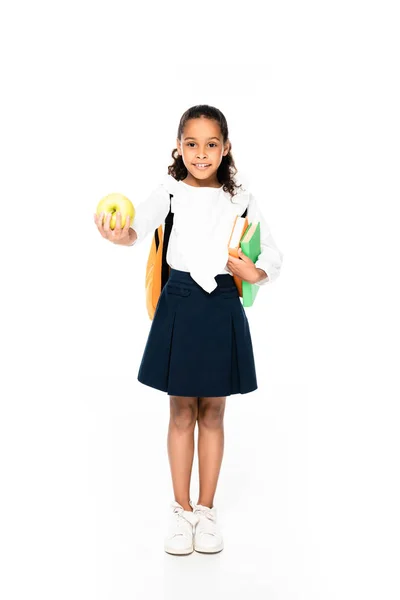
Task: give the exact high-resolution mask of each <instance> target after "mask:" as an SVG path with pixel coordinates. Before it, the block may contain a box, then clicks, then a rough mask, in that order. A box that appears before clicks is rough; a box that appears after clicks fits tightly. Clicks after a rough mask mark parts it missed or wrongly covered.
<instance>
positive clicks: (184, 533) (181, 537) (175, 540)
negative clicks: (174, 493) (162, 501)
mask: <svg viewBox="0 0 400 600" xmlns="http://www.w3.org/2000/svg"><path fill="white" fill-rule="evenodd" d="M171 509H172V515H171V523H170V526H169V532H168V535H167V536H166V538H165V541H164V550H165V552H168V553H169V554H191V553H192V552H193V550H194V547H193V536H194V528H195V526H196V524H197V523H198V520H199V517H198V516H195V514H194V513H193V512H192V511H190V510H184V508H183V506H181V505H180V504H179V502H176V501H174V502H171Z"/></svg>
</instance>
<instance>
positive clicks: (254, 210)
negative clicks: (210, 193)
mask: <svg viewBox="0 0 400 600" xmlns="http://www.w3.org/2000/svg"><path fill="white" fill-rule="evenodd" d="M247 215H248V219H249V223H250V222H254V221H259V222H260V241H261V254H260V255H259V257H258V259H257V261H256V262H255V265H256V267H257V268H258V269H263V270H264V271H265V272H266V274H267V277H265V278H264V279H262V280H261V281H259V282H257V284H256V285H260V286H261V285H265V284H266V283H271V282H273V281H275V280H276V279H277V277H278V276H279V274H280V269H281V265H282V260H283V253H282V252H281V251H280V250H279V248H278V246H277V245H276V243H275V240H274V238H273V237H272V234H271V231H270V228H269V226H268V223H267V222H266V220H265V218H264V216H263V214H262V212H261V209H260V207H259V205H258V203H257V200H256V198H255V196H254V194H251V193H250V201H249V206H248V212H247Z"/></svg>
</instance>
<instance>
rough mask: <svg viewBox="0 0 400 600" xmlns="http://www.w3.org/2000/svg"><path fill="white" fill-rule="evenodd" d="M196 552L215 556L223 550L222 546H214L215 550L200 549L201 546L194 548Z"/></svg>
mask: <svg viewBox="0 0 400 600" xmlns="http://www.w3.org/2000/svg"><path fill="white" fill-rule="evenodd" d="M194 549H195V551H196V552H200V553H201V554H216V553H217V552H221V550H223V549H224V544H223V543H222V544H220V545H219V546H215V548H202V547H201V546H196V545H195V546H194Z"/></svg>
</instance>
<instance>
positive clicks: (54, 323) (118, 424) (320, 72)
mask: <svg viewBox="0 0 400 600" xmlns="http://www.w3.org/2000/svg"><path fill="white" fill-rule="evenodd" d="M395 5H396V3H395V2H385V1H381V2H379V3H378V2H354V1H349V0H346V1H337V2H330V3H327V2H317V1H314V2H311V1H306V2H301V3H300V2H288V1H281V2H274V3H272V2H267V3H258V2H254V1H247V2H245V3H240V4H239V3H232V2H229V3H228V2H202V3H200V4H199V3H188V2H176V1H171V2H166V3H159V4H158V3H147V4H146V5H145V4H144V3H141V4H139V3H133V2H112V3H111V2H99V3H94V2H85V1H82V0H80V1H79V2H71V1H70V2H63V3H61V2H43V1H39V2H35V3H28V2H16V1H14V2H12V3H11V2H8V3H3V4H2V8H1V12H0V50H1V53H0V54H1V96H0V102H1V111H0V119H1V134H0V137H1V157H0V159H1V164H0V171H1V179H0V185H1V209H2V216H3V224H2V233H1V236H0V237H1V271H2V284H3V285H2V295H1V306H2V310H1V319H2V323H1V353H2V361H1V365H2V369H1V371H2V375H1V383H2V386H1V431H0V441H1V479H0V481H1V487H2V492H1V504H2V508H1V511H0V515H1V535H0V539H1V548H2V550H3V556H2V558H1V563H2V569H1V570H2V576H1V583H0V586H1V588H0V591H1V596H2V597H3V598H5V599H7V600H14V599H17V598H18V599H20V598H21V599H22V598H24V599H25V598H31V597H32V596H33V595H37V596H38V597H41V598H43V599H44V598H46V599H47V598H49V599H50V598H51V599H53V598H57V599H58V600H63V599H64V598H65V599H68V600H70V599H71V598H74V599H82V600H92V599H93V600H94V599H96V600H103V599H113V600H114V599H117V598H118V600H125V599H128V598H129V599H131V598H141V599H147V598H166V599H170V598H171V599H172V598H174V599H178V600H179V599H180V598H185V599H187V598H191V599H193V600H194V599H197V598H205V597H206V598H209V599H210V600H211V599H214V598H220V597H223V598H230V599H232V600H234V599H235V600H236V599H240V600H241V599H242V598H243V597H248V598H251V599H252V600H259V599H260V600H261V599H262V600H264V599H266V598H271V599H273V600H300V599H304V600H314V599H315V600H320V599H324V600H331V599H338V600H339V599H340V600H345V599H346V600H347V599H352V600H353V599H354V598H378V597H379V598H385V600H391V599H394V598H399V594H400V586H399V583H398V578H397V573H396V572H397V571H398V565H399V559H400V556H399V543H398V539H399V534H400V528H399V511H398V506H399V502H400V498H399V488H398V483H399V463H398V456H399V441H398V431H399V418H398V417H399V413H398V404H399V400H400V394H399V385H398V366H399V334H400V331H399V316H398V314H399V308H398V307H399V300H400V298H399V285H398V264H399V260H398V259H399V256H400V252H399V250H400V249H399V243H398V239H399V235H398V220H397V219H396V216H397V215H398V211H397V208H398V205H399V201H400V197H399V133H400V131H399V129H400V128H399V106H400V94H399V61H398V56H399V51H400V48H399V35H398V31H399V20H398V18H397V16H396V14H395ZM202 103H206V104H211V105H214V106H217V107H218V108H219V109H220V110H222V112H223V113H224V114H225V116H226V118H227V120H228V125H229V130H230V138H231V142H232V152H233V156H234V159H235V161H236V165H237V167H238V169H239V172H240V173H243V174H245V175H246V177H247V178H248V179H249V181H250V182H251V185H252V189H253V191H254V192H255V193H257V197H258V199H259V201H260V206H261V208H262V210H263V213H264V216H265V218H266V220H267V221H268V223H269V225H270V227H271V231H272V234H273V236H274V238H275V240H276V242H277V244H278V246H279V248H280V249H281V250H282V252H283V253H284V262H283V266H282V273H281V276H280V278H279V279H278V280H277V281H276V282H275V283H273V284H271V285H270V286H269V285H267V286H264V287H263V288H262V289H260V292H259V294H258V297H257V302H256V303H255V305H254V307H252V308H251V309H247V315H248V319H249V322H250V327H251V331H252V336H253V345H254V352H255V357H256V363H257V373H258V380H259V389H258V390H257V391H256V392H254V393H252V394H249V395H244V396H240V395H236V396H232V397H231V398H229V399H228V400H227V408H226V416H225V435H226V442H225V456H224V461H223V465H222V471H221V476H220V481H219V486H218V490H217V495H216V500H215V504H216V506H217V510H218V511H219V517H220V523H221V527H222V531H223V534H224V539H225V549H224V551H223V552H222V553H220V554H218V555H215V556H205V555H200V554H196V553H194V554H193V555H191V556H189V557H185V558H180V557H173V556H170V555H167V554H165V553H164V551H163V536H164V529H165V525H166V522H167V521H166V519H167V516H168V507H169V502H170V501H171V500H172V486H171V481H170V473H169V465H168V459H167V450H166V435H167V425H168V418H169V412H168V411H169V405H168V404H169V403H168V396H167V395H166V394H165V393H163V392H159V391H157V390H153V389H152V388H147V387H146V386H143V385H142V384H140V383H139V382H138V381H137V379H136V377H137V371H138V367H139V362H140V359H141V356H142V353H143V350H144V345H145V342H146V339H147V335H148V331H149V328H150V324H151V322H150V320H149V318H148V315H147V312H146V306H145V292H144V275H145V264H146V260H147V255H148V250H149V248H150V243H151V235H150V236H149V237H148V238H147V240H146V241H145V242H144V243H143V245H141V246H140V247H139V246H138V247H137V248H134V247H132V248H127V247H119V246H114V245H112V244H111V243H110V242H108V241H106V240H104V239H103V238H102V237H101V236H100V234H99V232H98V231H97V229H96V227H95V225H94V222H93V212H94V210H95V208H96V205H97V202H98V201H99V200H100V198H102V197H103V196H104V195H106V194H108V193H111V192H114V191H118V192H122V193H124V194H125V195H127V196H128V197H129V198H130V199H131V200H132V202H133V203H134V204H138V203H139V202H141V201H142V200H144V199H145V198H146V197H147V195H148V194H149V193H150V192H151V191H152V190H153V189H154V188H155V187H156V186H157V185H158V182H159V180H160V178H161V177H162V176H163V175H164V173H166V172H167V166H168V165H169V164H170V163H171V162H172V159H171V152H172V150H173V149H174V148H175V147H176V143H175V140H176V132H177V128H178V123H179V119H180V117H181V115H182V113H183V112H184V111H185V110H186V109H187V108H189V107H190V106H192V105H194V104H202ZM196 492H197V463H196V462H195V464H194V467H193V498H194V499H195V500H197V498H196Z"/></svg>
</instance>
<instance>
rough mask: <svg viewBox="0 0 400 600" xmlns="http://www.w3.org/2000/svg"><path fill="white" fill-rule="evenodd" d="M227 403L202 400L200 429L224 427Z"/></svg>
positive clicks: (199, 418)
mask: <svg viewBox="0 0 400 600" xmlns="http://www.w3.org/2000/svg"><path fill="white" fill-rule="evenodd" d="M224 413H225V401H224V400H223V401H217V402H213V401H208V399H204V398H203V399H201V400H200V406H199V414H198V421H199V427H206V428H207V429H221V428H222V427H223V425H224Z"/></svg>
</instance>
